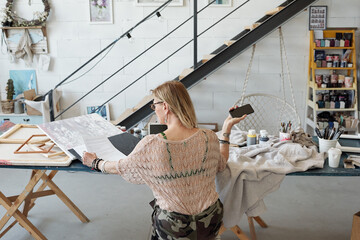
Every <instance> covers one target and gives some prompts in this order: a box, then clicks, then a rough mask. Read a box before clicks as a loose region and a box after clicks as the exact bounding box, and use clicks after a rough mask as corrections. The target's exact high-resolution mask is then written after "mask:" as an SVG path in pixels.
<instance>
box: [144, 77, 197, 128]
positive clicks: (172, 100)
mask: <svg viewBox="0 0 360 240" xmlns="http://www.w3.org/2000/svg"><path fill="white" fill-rule="evenodd" d="M151 92H152V93H153V95H154V97H156V98H158V99H159V100H161V101H164V102H166V103H167V104H168V105H169V109H170V111H171V112H172V113H174V114H175V116H176V117H177V118H178V119H179V120H180V122H181V123H182V124H183V125H184V126H185V127H187V128H195V127H197V123H196V115H195V109H194V106H193V103H192V101H191V98H190V95H189V93H188V91H187V90H186V88H185V86H184V85H183V84H182V83H181V82H178V81H167V82H165V83H163V84H161V85H160V86H158V87H157V88H155V89H154V90H151Z"/></svg>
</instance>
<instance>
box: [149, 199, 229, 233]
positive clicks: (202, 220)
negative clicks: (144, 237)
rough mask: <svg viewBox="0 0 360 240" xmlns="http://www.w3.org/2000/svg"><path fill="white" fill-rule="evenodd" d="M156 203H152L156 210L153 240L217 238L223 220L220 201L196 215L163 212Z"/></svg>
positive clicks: (153, 219)
mask: <svg viewBox="0 0 360 240" xmlns="http://www.w3.org/2000/svg"><path fill="white" fill-rule="evenodd" d="M155 201H156V200H154V201H152V202H151V203H150V205H152V207H153V208H154V212H153V214H152V236H151V240H175V239H176V240H211V239H215V237H216V236H217V234H218V232H219V229H220V227H221V223H222V218H223V205H222V203H221V202H220V200H217V201H216V202H215V203H214V204H213V205H211V206H210V207H208V208H207V209H206V210H204V211H203V212H201V213H199V214H196V215H185V214H181V213H176V212H169V211H166V210H163V209H161V208H160V207H159V206H158V205H157V204H156V202H155Z"/></svg>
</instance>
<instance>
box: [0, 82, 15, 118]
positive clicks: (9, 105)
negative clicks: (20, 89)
mask: <svg viewBox="0 0 360 240" xmlns="http://www.w3.org/2000/svg"><path fill="white" fill-rule="evenodd" d="M5 90H6V99H7V100H6V101H1V107H2V112H3V113H13V112H14V101H13V97H14V95H15V90H14V81H13V80H12V79H9V80H8V81H7V86H6V88H5Z"/></svg>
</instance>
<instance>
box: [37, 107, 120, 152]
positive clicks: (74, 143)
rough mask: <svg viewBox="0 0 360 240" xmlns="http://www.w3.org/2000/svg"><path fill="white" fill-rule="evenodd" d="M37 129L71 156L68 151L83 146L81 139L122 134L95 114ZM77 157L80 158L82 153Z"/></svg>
mask: <svg viewBox="0 0 360 240" xmlns="http://www.w3.org/2000/svg"><path fill="white" fill-rule="evenodd" d="M39 128H40V129H41V130H42V131H43V132H44V133H45V134H46V135H48V136H49V138H50V139H51V140H52V141H53V142H54V143H56V145H57V146H59V147H60V148H61V149H62V150H63V151H64V152H66V153H67V154H68V155H71V156H72V154H71V153H70V152H69V150H70V149H76V148H78V147H79V146H81V145H84V141H83V137H87V136H91V137H99V136H106V137H111V136H114V135H117V134H121V133H122V131H121V130H120V129H118V128H117V127H115V126H114V125H113V124H111V123H110V122H108V121H106V120H105V119H104V118H102V117H101V116H100V115H98V114H96V113H94V114H88V115H83V116H79V117H74V118H69V119H65V120H59V121H55V122H49V123H43V124H40V125H39ZM79 155H80V156H82V153H80V154H79ZM74 158H75V157H74Z"/></svg>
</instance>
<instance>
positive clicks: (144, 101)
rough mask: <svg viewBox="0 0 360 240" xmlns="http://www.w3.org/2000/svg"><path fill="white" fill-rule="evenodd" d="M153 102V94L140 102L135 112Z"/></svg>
mask: <svg viewBox="0 0 360 240" xmlns="http://www.w3.org/2000/svg"><path fill="white" fill-rule="evenodd" d="M152 100H154V96H153V95H152V94H150V95H147V96H145V97H143V99H141V100H140V102H139V103H138V104H137V105H136V106H135V107H134V109H135V111H136V110H138V109H139V108H141V107H143V106H145V105H146V104H148V103H149V102H150V101H152Z"/></svg>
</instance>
